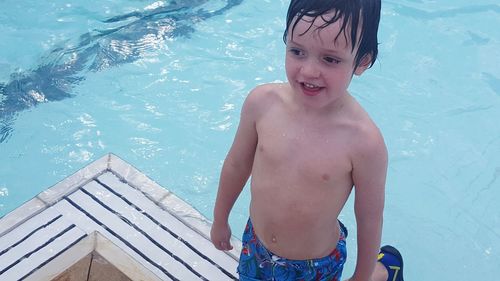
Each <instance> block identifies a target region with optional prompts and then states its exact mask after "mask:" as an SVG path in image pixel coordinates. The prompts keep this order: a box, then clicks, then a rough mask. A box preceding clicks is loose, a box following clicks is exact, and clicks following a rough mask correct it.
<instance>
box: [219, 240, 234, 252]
mask: <svg viewBox="0 0 500 281" xmlns="http://www.w3.org/2000/svg"><path fill="white" fill-rule="evenodd" d="M220 246H221V248H222V250H224V251H229V250H232V249H233V246H232V245H231V243H226V242H220Z"/></svg>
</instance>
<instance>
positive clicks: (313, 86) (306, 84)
mask: <svg viewBox="0 0 500 281" xmlns="http://www.w3.org/2000/svg"><path fill="white" fill-rule="evenodd" d="M304 86H306V87H307V88H318V86H316V85H313V84H309V83H304Z"/></svg>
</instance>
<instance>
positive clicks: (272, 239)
mask: <svg viewBox="0 0 500 281" xmlns="http://www.w3.org/2000/svg"><path fill="white" fill-rule="evenodd" d="M271 241H272V242H273V243H276V242H277V241H278V240H276V236H274V235H273V237H272V238H271Z"/></svg>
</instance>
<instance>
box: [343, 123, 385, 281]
mask: <svg viewBox="0 0 500 281" xmlns="http://www.w3.org/2000/svg"><path fill="white" fill-rule="evenodd" d="M358 145H359V146H358V148H359V149H358V152H357V153H356V154H355V155H354V157H353V172H352V174H353V181H354V186H355V188H354V190H355V199H354V211H355V215H356V224H357V236H358V253H357V262H356V268H355V271H354V275H353V276H352V278H351V279H350V280H351V281H368V280H371V276H372V273H373V271H374V269H375V265H376V262H377V255H378V253H379V250H380V241H381V235H382V221H383V210H384V198H385V181H386V174H387V161H388V160H387V148H386V146H385V143H384V140H383V137H382V135H381V134H380V132H379V131H378V130H376V131H375V132H374V133H373V134H371V135H370V136H369V137H368V138H363V142H362V143H360V144H358Z"/></svg>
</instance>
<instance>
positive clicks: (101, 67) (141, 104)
mask: <svg viewBox="0 0 500 281" xmlns="http://www.w3.org/2000/svg"><path fill="white" fill-rule="evenodd" d="M50 2H51V3H47V2H46V1H33V0H29V1H28V0H27V1H14V0H6V1H1V2H0V93H1V95H0V140H1V142H0V216H3V215H5V214H6V213H7V212H9V211H11V210H13V209H14V208H16V207H17V206H19V205H20V204H22V203H23V202H25V201H26V200H29V199H30V198H31V197H33V196H35V195H36V194H38V193H39V192H41V191H42V190H44V189H46V188H48V187H50V186H51V185H53V184H55V183H56V182H58V181H60V180H61V179H63V178H65V177H66V176H68V175H70V174H72V173H73V172H75V171H77V170H78V169H80V168H82V167H83V166H85V165H87V164H88V163H90V162H91V161H93V160H95V159H98V158H100V157H101V156H103V155H104V154H106V153H108V152H113V153H115V154H117V155H119V156H120V157H122V158H123V159H125V160H126V161H128V162H130V163H132V164H133V165H135V166H136V167H137V168H138V169H140V170H141V171H143V172H145V173H146V174H147V175H149V176H150V177H151V178H153V179H154V180H155V181H157V182H158V183H160V184H161V185H163V186H165V187H167V188H169V189H170V190H172V191H173V192H175V193H176V194H177V195H178V196H180V197H181V198H183V199H184V200H186V201H188V202H189V203H190V204H192V205H193V206H195V208H197V209H198V210H200V211H201V212H202V213H203V214H205V215H206V216H207V217H209V218H211V217H212V207H213V203H214V200H215V194H216V189H217V182H218V176H219V171H220V168H221V165H222V161H223V159H224V157H225V154H226V152H227V149H228V148H229V146H230V144H231V142H232V138H233V136H234V133H235V130H236V126H237V124H238V117H239V111H240V107H241V104H242V102H243V100H244V98H245V96H246V94H247V93H248V91H249V90H250V89H252V88H253V87H254V86H255V85H256V84H259V83H265V82H271V81H284V80H285V74H284V69H283V62H284V59H283V57H284V46H283V42H282V39H281V35H282V32H283V28H284V17H285V13H286V8H287V5H288V1H284V0H282V1H278V0H251V1H250V0H243V1H231V0H225V1H223V0H211V1H201V0H199V1H194V0H192V1H187V0H185V1H182V0H180V1H175V2H174V1H157V2H154V1H145V0H141V1H139V0H136V1H133V0H120V1H117V0H114V1H111V0H110V1H81V0H80V1H76V0H75V1H50ZM240 2H241V3H240ZM498 26H500V5H499V4H498V1H495V0H478V1H473V2H471V1H465V0H453V1H452V0H445V1H430V0H403V1H383V11H382V21H381V26H380V42H381V45H380V56H379V59H380V61H379V62H377V63H376V64H375V65H374V67H373V68H372V69H371V70H369V71H368V72H366V73H365V74H364V75H363V76H362V78H361V79H359V78H358V79H355V80H354V81H353V83H352V85H351V92H352V94H353V95H354V96H355V97H356V98H357V99H358V100H359V101H360V102H361V103H362V104H363V105H364V106H365V108H366V109H367V110H368V111H369V112H370V114H371V115H372V117H373V119H374V120H375V121H376V122H377V123H378V125H379V127H380V128H381V130H382V132H383V133H384V135H385V138H386V142H387V145H388V149H389V157H390V167H389V174H388V181H387V203H386V210H385V225H384V232H383V243H391V244H395V245H396V246H398V247H399V248H400V249H401V251H402V252H403V254H404V256H405V263H406V269H405V274H406V276H407V277H406V279H407V280H476V279H477V277H478V276H480V278H481V280H498V278H499V276H500V266H499V264H500V263H499V261H500V206H499V205H498V203H497V201H498V198H500V127H499V125H498V122H499V120H500V68H499V67H498V65H500V48H498V47H499V46H500V29H498V28H497V27H498ZM248 201H249V195H248V190H246V191H245V193H244V194H243V195H242V196H241V198H240V199H239V201H238V202H237V205H236V206H235V209H234V212H233V213H232V216H231V218H230V223H231V225H232V228H233V232H234V234H235V236H240V235H241V233H242V230H243V226H244V223H245V222H246V218H247V216H248V207H247V206H248ZM342 220H343V221H344V222H345V224H346V225H347V226H348V228H349V229H351V233H352V235H351V236H350V238H349V247H350V250H349V253H350V256H349V260H348V264H347V266H346V273H345V275H346V276H347V275H349V274H350V273H352V271H353V268H354V263H355V251H356V250H355V249H356V245H355V244H356V240H355V233H354V229H355V221H354V215H353V211H352V201H350V202H349V203H348V206H347V208H346V209H345V211H344V212H343V213H342Z"/></svg>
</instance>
